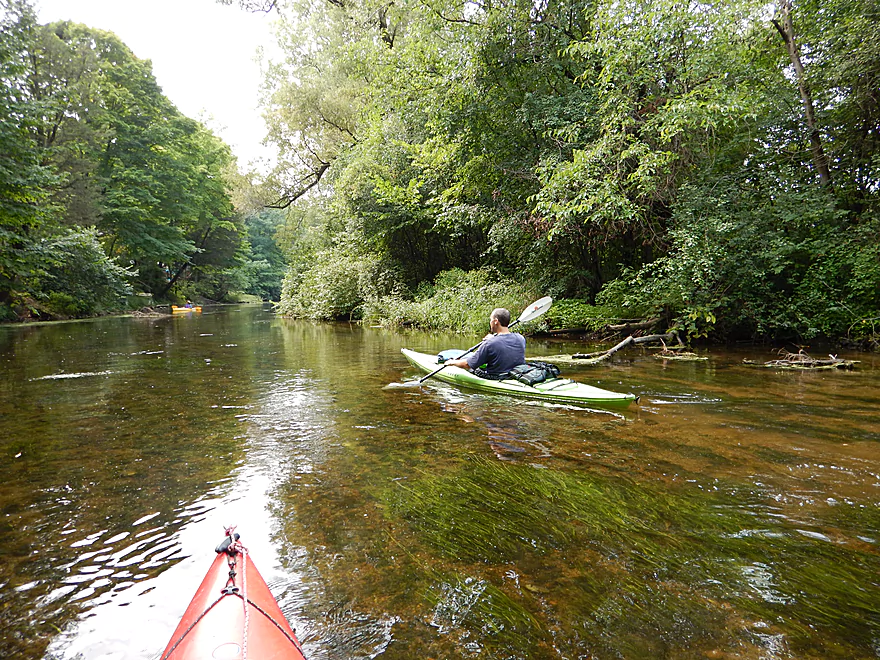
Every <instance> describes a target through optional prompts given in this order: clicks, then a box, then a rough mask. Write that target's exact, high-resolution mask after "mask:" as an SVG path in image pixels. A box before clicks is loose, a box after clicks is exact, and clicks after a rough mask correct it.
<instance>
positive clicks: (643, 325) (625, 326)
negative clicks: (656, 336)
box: [607, 318, 660, 332]
mask: <svg viewBox="0 0 880 660" xmlns="http://www.w3.org/2000/svg"><path fill="white" fill-rule="evenodd" d="M658 323H660V319H659V318H656V319H645V320H644V321H638V322H636V323H630V322H627V323H621V324H619V325H609V326H607V328H608V329H609V330H613V331H615V332H633V331H634V330H648V329H649V328H653V327H654V326H655V325H657V324H658Z"/></svg>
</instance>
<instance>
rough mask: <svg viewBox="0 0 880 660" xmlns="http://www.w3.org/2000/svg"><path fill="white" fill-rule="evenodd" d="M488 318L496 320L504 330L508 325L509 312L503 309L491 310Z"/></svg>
mask: <svg viewBox="0 0 880 660" xmlns="http://www.w3.org/2000/svg"><path fill="white" fill-rule="evenodd" d="M490 318H493V319H498V322H499V323H500V324H501V325H502V326H503V327H505V328H506V327H507V326H509V325H510V312H508V311H507V310H506V309H504V308H503V307H498V308H496V309H493V310H492V316H491V317H490Z"/></svg>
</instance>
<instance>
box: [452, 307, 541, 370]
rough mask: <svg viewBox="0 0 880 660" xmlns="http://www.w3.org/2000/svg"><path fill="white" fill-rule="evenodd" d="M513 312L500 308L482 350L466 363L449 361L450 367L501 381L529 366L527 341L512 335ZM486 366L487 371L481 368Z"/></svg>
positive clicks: (464, 360) (494, 313)
mask: <svg viewBox="0 0 880 660" xmlns="http://www.w3.org/2000/svg"><path fill="white" fill-rule="evenodd" d="M509 325H510V312H509V311H507V310H506V309H504V308H503V307H499V308H498V309H494V310H492V314H491V315H490V316H489V330H491V332H490V333H489V334H488V335H486V336H485V337H484V338H483V343H482V344H480V347H479V348H478V349H477V350H476V351H474V352H473V353H471V354H470V355H469V356H467V357H466V358H465V359H463V360H447V362H446V364H448V365H451V366H453V367H461V368H462V369H470V370H471V371H474V372H476V373H477V375H478V376H484V377H488V378H493V377H494V378H497V377H498V376H502V375H504V374H506V373H507V372H508V371H510V370H511V369H513V368H514V367H515V366H517V365H520V364H525V361H526V338H525V337H523V336H522V335H521V334H519V333H517V332H511V331H510V329H509V328H508V326H509ZM483 364H485V365H486V366H485V368H483V369H479V367H480V365H483Z"/></svg>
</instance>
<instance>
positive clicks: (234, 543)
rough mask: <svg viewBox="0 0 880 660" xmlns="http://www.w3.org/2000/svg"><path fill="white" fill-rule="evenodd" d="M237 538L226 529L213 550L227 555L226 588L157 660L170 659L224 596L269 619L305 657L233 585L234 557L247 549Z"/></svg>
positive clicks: (267, 615) (255, 605)
mask: <svg viewBox="0 0 880 660" xmlns="http://www.w3.org/2000/svg"><path fill="white" fill-rule="evenodd" d="M239 538H241V537H240V536H239V535H238V534H234V528H230V529H227V530H226V538H225V539H224V540H223V542H222V543H220V545H218V546H217V547H216V548H214V552H216V553H217V554H221V553H225V554H226V555H228V557H227V560H228V562H229V579H228V580H227V581H226V586H225V587H223V589H221V590H220V597H219V598H217V600H215V601H214V602H213V603H211V604H210V605H209V606H208V608H207V609H206V610H205V611H204V612H202V613H201V614H199V616H198V617H197V618H196V620H195V621H193V622H192V623H191V624H190V626H189V628H187V629H186V630H184V631H183V634H182V635H181V636H180V637H179V638H178V639H177V641H176V642H174V645H173V646H172V647H171V648H170V649H169V650H168V653H166V654H164V655H162V657H161V658H160V659H159V660H168V658H169V657H171V654H172V653H174V651H175V649H176V648H177V647H178V646H180V644H181V643H182V642H183V640H184V639H186V636H187V635H188V634H189V633H191V632H192V630H193V628H195V627H196V626H197V625H198V624H199V622H200V621H201V620H202V619H204V618H205V616H206V615H207V614H208V612H210V611H211V610H212V609H213V608H214V606H215V605H216V604H217V603H219V602H220V601H221V600H223V599H224V598H226V596H238V597H239V598H241V599H242V600H243V601H244V603H245V608H247V606H248V605H251V606H252V607H253V608H254V609H255V610H257V612H259V613H260V614H262V615H263V616H264V617H266V618H267V619H269V621H271V622H272V623H273V624H274V626H275V627H276V628H278V630H280V631H281V633H282V634H283V635H284V636H285V637H286V638H287V640H288V641H289V642H290V643H291V644H293V646H294V648H295V649H296V650H297V651H299V652H300V655H302V656H303V657H305V654H304V653H303V649H302V646H300V643H299V640H297V639H296V637H292V636H291V635H290V633H288V632H287V631H286V630H285V629H284V627H283V626H282V625H281V624H280V623H278V622H277V621H276V620H275V619H274V618H272V615H271V614H269V613H268V612H267V611H266V610H264V609H263V608H262V607H260V606H259V605H257V604H256V603H255V602H254V601H252V600H251V599H250V598H247V596H246V592H245V594H242V593H241V590H240V589H239V588H238V586H237V585H236V584H235V576H236V575H237V573H236V571H235V556H236V555H237V554H240V555H241V556H242V559H243V560H244V559H245V553H246V552H247V549H246V548H245V547H244V546H243V545H241V544H240V543H238V540H239ZM242 563H244V562H242ZM244 571H247V566H246V565H245V566H244ZM246 578H247V575H243V576H242V579H246ZM245 634H247V633H245ZM246 643H247V642H246V641H245V644H246ZM246 649H247V647H246V646H245V647H244V649H243V651H244V652H245V653H246V652H247V650H246Z"/></svg>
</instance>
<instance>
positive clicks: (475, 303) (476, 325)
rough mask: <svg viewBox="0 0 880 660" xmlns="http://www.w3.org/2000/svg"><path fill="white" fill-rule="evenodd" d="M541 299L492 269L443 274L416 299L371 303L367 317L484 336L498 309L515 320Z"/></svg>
mask: <svg viewBox="0 0 880 660" xmlns="http://www.w3.org/2000/svg"><path fill="white" fill-rule="evenodd" d="M539 297H541V296H540V295H539V294H538V293H537V292H536V291H535V290H534V288H533V287H532V286H530V285H528V284H522V283H518V282H515V281H512V280H509V279H505V278H503V277H502V276H500V275H499V274H498V273H497V272H496V271H494V270H492V269H481V270H474V271H469V272H466V271H463V270H460V269H457V268H456V269H452V270H448V271H444V272H442V273H440V274H439V275H438V276H437V278H436V279H435V280H434V283H433V284H432V285H424V286H422V287H421V288H420V289H419V291H418V293H417V295H416V297H415V300H406V299H404V298H403V297H401V296H399V295H397V296H393V295H392V296H385V297H382V298H379V299H376V300H374V301H371V303H369V304H368V305H367V306H366V308H365V313H364V316H365V318H368V319H370V320H373V321H378V322H381V323H383V324H386V325H392V326H394V325H397V326H400V325H413V326H417V327H420V328H425V329H430V330H453V331H456V332H463V333H469V334H480V333H481V332H482V333H484V332H485V331H486V330H487V328H488V320H489V314H491V312H492V310H493V309H495V308H496V307H505V308H507V309H509V310H510V314H511V318H512V320H515V319H516V318H517V317H518V316H519V314H520V312H521V311H522V310H523V308H525V306H526V305H528V304H529V303H530V302H532V301H534V300H535V299H537V298H539Z"/></svg>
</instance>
